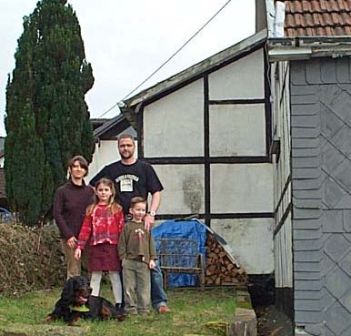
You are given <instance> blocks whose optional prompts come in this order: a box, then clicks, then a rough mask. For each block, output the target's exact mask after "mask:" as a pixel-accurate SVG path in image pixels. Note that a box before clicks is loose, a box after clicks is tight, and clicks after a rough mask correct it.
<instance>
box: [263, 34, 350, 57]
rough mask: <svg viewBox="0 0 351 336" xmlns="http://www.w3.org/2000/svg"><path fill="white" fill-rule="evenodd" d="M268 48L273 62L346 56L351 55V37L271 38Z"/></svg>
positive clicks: (268, 41)
mask: <svg viewBox="0 0 351 336" xmlns="http://www.w3.org/2000/svg"><path fill="white" fill-rule="evenodd" d="M267 50H268V57H269V60H270V61H271V62H276V61H290V60H307V59H311V58H316V57H332V58H337V57H345V56H350V55H351V37H346V36H319V37H310V36H305V37H304V36H302V37H294V38H287V37H284V38H269V39H268V40H267Z"/></svg>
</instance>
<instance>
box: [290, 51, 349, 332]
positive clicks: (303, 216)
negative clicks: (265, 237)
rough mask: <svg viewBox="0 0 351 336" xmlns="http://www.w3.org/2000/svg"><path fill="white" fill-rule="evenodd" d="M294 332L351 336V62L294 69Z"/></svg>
mask: <svg viewBox="0 0 351 336" xmlns="http://www.w3.org/2000/svg"><path fill="white" fill-rule="evenodd" d="M290 83H291V85H290V90H291V132H292V196H293V240H294V245H293V247H294V296H295V325H296V326H298V327H299V326H301V327H303V328H304V329H305V331H306V332H308V333H310V334H312V335H335V336H336V335H337V336H349V335H351V235H350V233H351V188H350V187H351V161H350V157H351V76H350V59H349V58H346V57H344V58H338V59H329V58H321V59H313V60H310V61H305V62H301V61H299V62H292V63H291V82H290Z"/></svg>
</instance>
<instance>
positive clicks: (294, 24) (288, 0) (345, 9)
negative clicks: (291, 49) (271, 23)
mask: <svg viewBox="0 0 351 336" xmlns="http://www.w3.org/2000/svg"><path fill="white" fill-rule="evenodd" d="M279 1H281V2H285V6H286V9H285V27H284V30H285V36H286V37H296V36H347V35H351V0H279Z"/></svg>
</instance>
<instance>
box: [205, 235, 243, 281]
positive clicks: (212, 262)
mask: <svg viewBox="0 0 351 336" xmlns="http://www.w3.org/2000/svg"><path fill="white" fill-rule="evenodd" d="M247 280H248V278H247V274H246V272H245V270H244V269H243V267H241V266H240V265H239V264H238V263H237V262H235V260H233V258H232V257H230V256H229V255H228V253H227V252H226V250H225V249H224V248H223V246H222V245H221V244H220V243H219V242H218V241H217V239H216V238H215V237H214V235H213V234H211V233H209V232H208V233H207V241H206V271H205V285H206V286H211V285H212V286H233V285H244V284H247Z"/></svg>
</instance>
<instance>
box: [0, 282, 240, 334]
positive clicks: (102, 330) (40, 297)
mask: <svg viewBox="0 0 351 336" xmlns="http://www.w3.org/2000/svg"><path fill="white" fill-rule="evenodd" d="M59 295H60V290H59V289H54V290H51V291H38V292H33V293H29V294H26V295H24V296H22V297H21V298H7V297H0V326H11V325H14V324H16V323H19V324H27V325H40V324H43V320H44V319H45V317H46V315H47V314H48V313H49V312H51V310H52V308H53V306H54V304H55V302H56V300H57V299H58V297H59ZM102 296H104V297H106V298H108V299H110V300H112V294H111V291H110V290H109V289H108V288H107V286H104V287H103V289H102ZM168 297H169V304H170V308H171V310H172V312H171V313H170V314H164V315H160V314H157V313H154V312H152V313H150V315H149V316H147V317H140V316H135V317H134V316H133V317H129V318H127V319H126V320H125V321H123V322H117V321H102V322H98V321H94V322H93V321H80V322H79V324H80V325H81V326H86V327H87V328H88V329H89V332H88V333H87V334H86V335H88V336H90V335H91V336H92V335H94V336H102V335H103V336H112V335H113V336H118V335H123V336H139V335H140V336H141V335H143V336H149V335H150V336H151V335H153V336H158V335H159V336H161V335H162V336H173V335H177V336H185V335H188V336H191V335H192V336H194V335H225V334H226V326H227V325H228V323H229V322H230V321H231V320H232V319H233V316H234V312H235V307H236V300H235V290H234V289H233V288H229V287H228V288H226V287H224V288H211V289H206V290H205V291H201V290H200V289H198V288H196V289H195V288H179V289H170V290H168ZM53 325H57V326H62V325H63V323H62V322H60V321H58V322H54V323H53Z"/></svg>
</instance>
